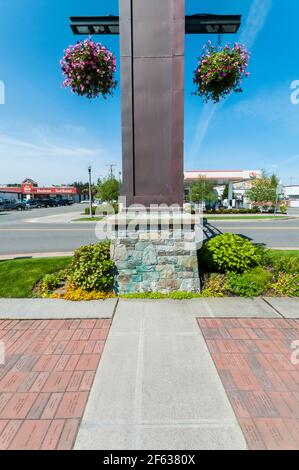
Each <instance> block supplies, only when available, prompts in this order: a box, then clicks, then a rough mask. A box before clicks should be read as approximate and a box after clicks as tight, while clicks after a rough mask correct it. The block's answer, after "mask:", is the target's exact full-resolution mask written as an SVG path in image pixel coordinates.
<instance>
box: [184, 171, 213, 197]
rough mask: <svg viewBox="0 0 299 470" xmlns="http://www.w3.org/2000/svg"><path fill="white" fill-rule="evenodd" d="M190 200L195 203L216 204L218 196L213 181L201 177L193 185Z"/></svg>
mask: <svg viewBox="0 0 299 470" xmlns="http://www.w3.org/2000/svg"><path fill="white" fill-rule="evenodd" d="M189 200H190V202H195V203H200V202H209V203H213V202H215V201H216V200H217V196H216V194H215V190H214V183H213V181H210V180H208V179H207V178H205V177H204V176H200V177H199V178H198V179H197V181H195V182H194V183H191V186H190V194H189Z"/></svg>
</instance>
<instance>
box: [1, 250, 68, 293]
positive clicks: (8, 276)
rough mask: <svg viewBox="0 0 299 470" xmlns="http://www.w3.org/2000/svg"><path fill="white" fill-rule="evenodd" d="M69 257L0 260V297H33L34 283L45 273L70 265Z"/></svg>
mask: <svg viewBox="0 0 299 470" xmlns="http://www.w3.org/2000/svg"><path fill="white" fill-rule="evenodd" d="M70 263H71V257H57V258H34V259H18V260H10V261H1V262H0V297H2V298H29V297H33V293H32V290H33V288H34V286H35V284H36V283H37V282H38V281H39V280H40V279H41V278H42V277H43V276H44V275H45V274H50V273H53V272H55V271H59V270H60V269H65V268H67V267H69V266H70Z"/></svg>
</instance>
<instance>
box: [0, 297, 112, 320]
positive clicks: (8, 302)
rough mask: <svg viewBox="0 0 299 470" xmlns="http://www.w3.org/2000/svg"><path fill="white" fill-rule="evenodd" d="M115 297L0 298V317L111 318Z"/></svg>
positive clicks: (40, 318)
mask: <svg viewBox="0 0 299 470" xmlns="http://www.w3.org/2000/svg"><path fill="white" fill-rule="evenodd" d="M117 301H118V300H117V299H107V300H93V301H89V302H87V301H83V302H70V301H67V300H63V299H0V319H9V320H10V319H12V320H14V319H16V320H21V319H25V320H42V319H57V318H58V319H68V318H74V319H76V318H112V317H113V314H114V312H115V308H116V305H117Z"/></svg>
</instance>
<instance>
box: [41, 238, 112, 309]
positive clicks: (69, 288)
mask: <svg viewBox="0 0 299 470" xmlns="http://www.w3.org/2000/svg"><path fill="white" fill-rule="evenodd" d="M114 270H115V267H114V263H113V261H112V260H111V259H110V242H106V241H105V242H101V243H97V244H94V245H87V246H83V247H81V248H79V249H78V250H76V251H75V253H74V256H73V259H72V264H71V268H70V269H69V270H64V271H58V272H57V273H54V274H50V275H47V276H45V277H44V278H43V279H42V281H41V282H40V284H39V294H40V295H41V296H42V297H52V298H63V299H66V300H74V301H79V300H99V299H104V298H111V297H113V296H114V293H113V288H114ZM57 289H58V291H57Z"/></svg>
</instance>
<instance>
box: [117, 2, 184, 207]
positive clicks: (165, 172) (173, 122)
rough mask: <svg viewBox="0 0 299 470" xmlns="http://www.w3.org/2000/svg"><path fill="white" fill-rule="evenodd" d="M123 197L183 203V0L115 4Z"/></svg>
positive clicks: (133, 201) (129, 201) (146, 202)
mask: <svg viewBox="0 0 299 470" xmlns="http://www.w3.org/2000/svg"><path fill="white" fill-rule="evenodd" d="M119 7H120V37H121V90H122V146H123V195H124V196H126V203H127V206H128V205H131V204H136V203H138V204H143V205H145V206H147V207H149V205H150V204H162V203H165V204H174V203H176V204H179V205H180V206H182V204H183V191H184V187H183V153H184V42H185V0H162V1H161V0H120V1H119Z"/></svg>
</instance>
